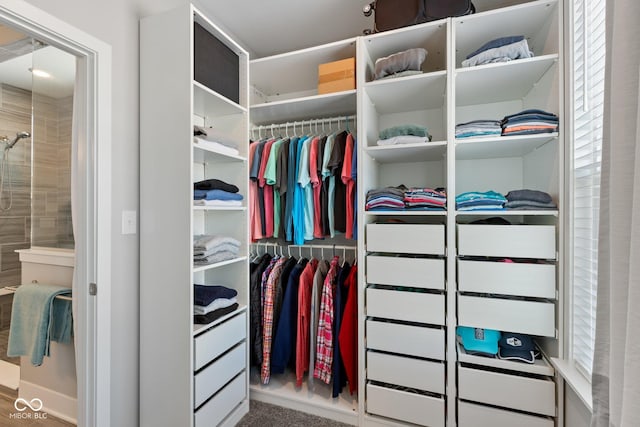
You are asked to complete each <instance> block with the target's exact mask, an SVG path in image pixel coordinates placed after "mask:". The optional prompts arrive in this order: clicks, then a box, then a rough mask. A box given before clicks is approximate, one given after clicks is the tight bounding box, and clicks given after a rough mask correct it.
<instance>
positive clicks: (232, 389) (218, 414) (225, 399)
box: [193, 372, 247, 427]
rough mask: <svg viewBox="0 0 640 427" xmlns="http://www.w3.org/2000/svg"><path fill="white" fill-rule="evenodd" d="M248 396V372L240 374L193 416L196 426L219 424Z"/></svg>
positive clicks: (209, 426) (207, 426)
mask: <svg viewBox="0 0 640 427" xmlns="http://www.w3.org/2000/svg"><path fill="white" fill-rule="evenodd" d="M246 396H247V374H246V373H245V372H243V373H241V374H240V375H238V376H237V377H236V378H235V379H234V380H233V381H231V382H230V383H229V384H227V386H226V387H225V388H223V389H222V390H220V392H219V393H218V394H216V395H215V396H213V398H212V399H211V400H209V401H208V402H207V403H205V404H204V406H202V407H201V408H200V409H198V410H197V411H196V413H195V415H194V416H193V418H194V427H211V426H217V425H218V424H220V422H221V421H222V420H223V419H224V418H225V417H226V416H227V415H229V414H230V413H231V411H233V409H234V408H235V407H236V406H237V405H238V404H239V403H240V402H242V401H243V400H244V399H245V397H246Z"/></svg>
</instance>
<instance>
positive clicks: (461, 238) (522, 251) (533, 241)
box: [458, 224, 556, 259]
mask: <svg viewBox="0 0 640 427" xmlns="http://www.w3.org/2000/svg"><path fill="white" fill-rule="evenodd" d="M458 255H477V256H495V257H513V258H543V259H555V258H556V228H555V227H554V226H552V225H486V224H459V225H458Z"/></svg>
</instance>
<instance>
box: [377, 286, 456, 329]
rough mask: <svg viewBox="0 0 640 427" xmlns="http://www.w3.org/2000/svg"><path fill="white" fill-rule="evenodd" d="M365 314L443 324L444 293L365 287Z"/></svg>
mask: <svg viewBox="0 0 640 427" xmlns="http://www.w3.org/2000/svg"><path fill="white" fill-rule="evenodd" d="M367 316H372V317H381V318H383V319H392V320H405V321H408V322H420V323H429V324H432V325H444V318H445V316H444V295H440V294H425V293H419V292H408V291H391V290H387V289H373V288H367Z"/></svg>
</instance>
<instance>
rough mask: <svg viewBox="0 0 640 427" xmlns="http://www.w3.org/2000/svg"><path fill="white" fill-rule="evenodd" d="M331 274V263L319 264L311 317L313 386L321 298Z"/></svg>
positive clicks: (310, 375) (312, 291)
mask: <svg viewBox="0 0 640 427" xmlns="http://www.w3.org/2000/svg"><path fill="white" fill-rule="evenodd" d="M328 272H329V263H328V262H327V261H326V260H322V261H320V262H319V263H318V267H317V268H316V274H314V275H313V288H312V290H311V307H310V312H311V314H310V317H309V384H310V385H311V384H313V371H314V368H315V365H316V340H317V338H318V320H319V317H320V296H321V295H322V286H323V284H324V279H325V278H326V277H327V273H328Z"/></svg>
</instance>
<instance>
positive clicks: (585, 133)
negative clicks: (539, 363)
mask: <svg viewBox="0 0 640 427" xmlns="http://www.w3.org/2000/svg"><path fill="white" fill-rule="evenodd" d="M605 9H606V1H605V0H574V1H573V15H572V17H573V64H572V65H573V66H572V79H573V87H574V90H573V182H572V191H571V199H572V200H571V205H572V210H571V212H572V213H571V234H572V242H571V244H572V260H571V264H572V265H571V273H572V274H571V278H572V290H573V292H572V301H571V304H572V310H571V313H572V315H571V317H572V319H571V321H572V322H571V326H572V337H571V338H572V340H571V343H572V344H571V347H572V348H571V350H572V351H571V353H572V357H573V362H574V364H575V365H576V367H577V368H578V369H579V370H580V371H582V372H583V373H584V374H585V375H586V376H587V378H591V371H592V365H593V349H594V341H595V318H596V291H597V277H598V220H599V209H600V163H601V159H602V121H603V109H604V69H605V52H606V51H605Z"/></svg>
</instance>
